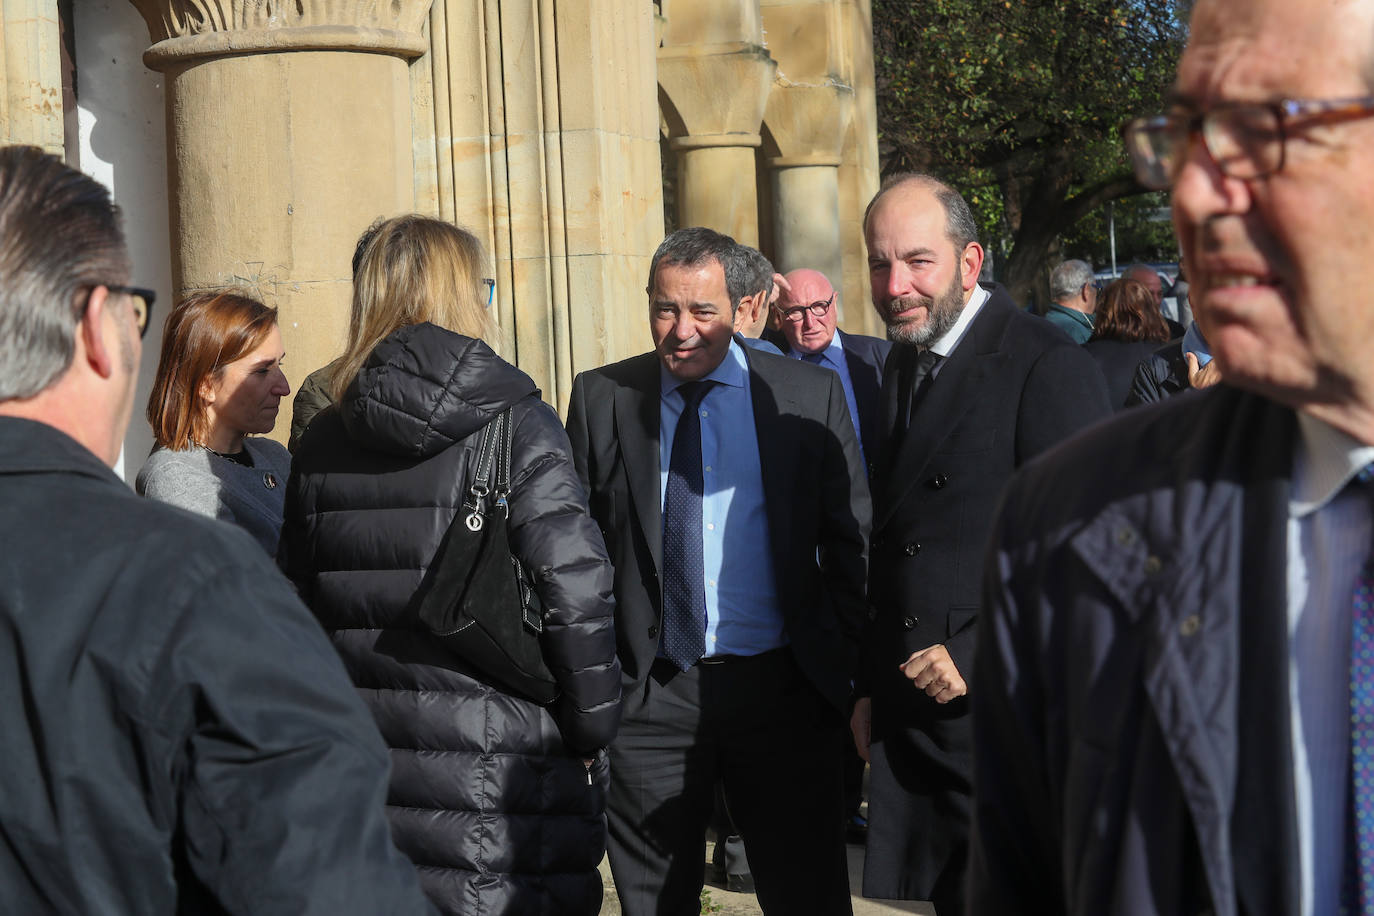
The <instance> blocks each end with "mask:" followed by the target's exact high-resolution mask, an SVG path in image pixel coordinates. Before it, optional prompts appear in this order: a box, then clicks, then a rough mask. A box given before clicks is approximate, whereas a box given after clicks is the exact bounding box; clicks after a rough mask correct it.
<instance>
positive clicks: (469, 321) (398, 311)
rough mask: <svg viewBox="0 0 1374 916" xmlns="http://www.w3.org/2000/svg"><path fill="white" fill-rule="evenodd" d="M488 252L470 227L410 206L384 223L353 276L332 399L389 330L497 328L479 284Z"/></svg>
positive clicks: (470, 332)
mask: <svg viewBox="0 0 1374 916" xmlns="http://www.w3.org/2000/svg"><path fill="white" fill-rule="evenodd" d="M485 263H486V254H485V252H484V251H483V250H482V243H481V242H479V241H478V240H477V238H476V236H474V235H473V234H472V233H471V232H468V231H467V230H466V229H460V228H458V227H457V226H455V225H453V224H452V223H446V222H444V221H443V220H438V219H432V218H430V217H427V216H421V215H419V214H418V213H411V214H408V215H406V216H397V217H393V218H392V219H389V220H387V221H386V222H384V223H382V224H381V226H379V227H378V228H377V231H376V234H375V235H374V236H373V237H372V239H371V241H369V242H368V244H367V248H366V249H365V250H364V251H363V254H362V259H361V261H360V262H359V263H358V270H357V272H356V274H355V276H354V278H353V314H352V320H351V321H350V323H349V329H348V345H347V346H346V347H345V348H344V352H343V355H342V356H341V357H339V359H338V361H337V362H336V363H335V365H334V371H333V373H332V375H331V377H330V383H329V388H330V393H331V394H332V395H333V397H334V400H335V401H339V400H342V398H343V395H344V392H345V391H347V390H348V386H349V385H350V384H352V383H353V379H354V378H355V377H356V376H357V375H358V372H359V370H361V369H362V367H363V364H364V363H365V362H367V358H368V357H369V356H370V355H371V354H372V351H373V350H374V349H376V347H377V345H378V344H379V343H381V342H382V341H383V340H385V339H386V338H387V337H388V336H390V335H391V334H392V333H393V332H394V331H396V330H398V329H400V328H403V327H408V326H409V325H413V324H421V323H422V322H426V321H428V322H430V323H432V324H437V325H438V326H440V327H442V328H447V329H448V330H450V331H454V332H455V333H458V334H464V335H466V336H468V337H475V338H477V339H479V340H486V339H488V338H490V337H491V336H492V335H493V334H494V333H495V330H496V326H495V323H494V322H493V321H492V319H491V314H490V312H489V311H488V309H487V304H486V302H487V297H486V292H485V290H484V289H483V287H482V270H483V265H484V264H485Z"/></svg>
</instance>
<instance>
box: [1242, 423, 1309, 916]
mask: <svg viewBox="0 0 1374 916" xmlns="http://www.w3.org/2000/svg"><path fill="white" fill-rule="evenodd" d="M1251 403H1252V404H1255V403H1259V404H1265V402H1259V401H1258V399H1255V400H1253V401H1251ZM1257 425H1258V429H1257V431H1256V434H1255V435H1254V436H1253V437H1251V438H1249V440H1248V441H1250V442H1264V443H1271V446H1270V447H1269V448H1264V449H1257V450H1254V451H1253V452H1252V451H1249V450H1247V453H1246V454H1245V455H1244V456H1239V455H1233V456H1232V459H1233V460H1234V461H1236V462H1238V463H1237V464H1236V465H1235V466H1237V467H1247V466H1248V469H1249V479H1248V480H1247V481H1246V485H1245V496H1244V502H1243V507H1242V519H1243V520H1242V523H1241V525H1240V526H1239V531H1243V532H1245V536H1244V537H1243V538H1241V557H1240V561H1241V574H1240V583H1239V585H1240V602H1239V605H1238V607H1240V608H1243V609H1244V614H1243V617H1242V619H1241V620H1240V622H1239V623H1240V625H1239V626H1238V627H1237V630H1238V633H1239V638H1240V658H1241V664H1240V666H1239V667H1240V676H1239V684H1238V689H1237V705H1238V707H1239V709H1240V710H1241V713H1240V714H1239V715H1238V716H1237V717H1236V728H1237V735H1236V739H1237V740H1236V743H1237V747H1236V757H1237V760H1238V761H1239V763H1238V766H1237V772H1236V793H1235V797H1236V806H1235V812H1234V813H1233V815H1232V818H1231V844H1232V849H1233V858H1234V865H1233V872H1234V875H1235V884H1236V894H1237V897H1238V900H1239V903H1240V908H1239V911H1240V912H1242V913H1247V914H1255V916H1281V914H1285V913H1295V912H1298V901H1299V897H1300V888H1299V886H1298V881H1297V880H1296V876H1297V874H1298V869H1297V863H1298V851H1297V812H1296V809H1295V807H1294V805H1293V797H1294V796H1293V785H1294V783H1293V778H1294V777H1293V756H1292V750H1291V749H1292V736H1291V734H1290V732H1291V729H1290V724H1291V721H1292V720H1291V718H1290V715H1289V708H1290V706H1289V704H1290V700H1289V693H1288V678H1287V677H1285V676H1284V673H1285V672H1286V671H1287V670H1288V604H1287V594H1288V583H1287V572H1288V564H1287V563H1285V562H1275V558H1284V557H1286V556H1287V552H1288V538H1287V525H1286V522H1287V519H1288V496H1289V490H1290V477H1291V474H1292V469H1291V466H1290V464H1291V452H1290V448H1291V446H1290V443H1292V441H1293V439H1294V437H1295V436H1296V431H1295V429H1294V423H1293V419H1292V414H1291V412H1289V411H1287V410H1284V409H1282V408H1277V407H1274V406H1272V405H1265V406H1264V408H1263V409H1262V414H1261V418H1260V420H1259V423H1258V424H1257ZM1276 672H1277V673H1278V676H1275V673H1276Z"/></svg>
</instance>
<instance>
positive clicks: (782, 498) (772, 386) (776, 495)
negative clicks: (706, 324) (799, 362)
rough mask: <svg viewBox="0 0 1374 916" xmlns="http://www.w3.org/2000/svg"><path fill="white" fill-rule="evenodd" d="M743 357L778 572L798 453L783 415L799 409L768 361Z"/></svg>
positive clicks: (794, 432)
mask: <svg viewBox="0 0 1374 916" xmlns="http://www.w3.org/2000/svg"><path fill="white" fill-rule="evenodd" d="M744 355H745V360H746V362H748V364H749V399H750V401H752V402H753V407H754V435H755V438H756V439H757V440H758V445H759V468H760V470H761V471H762V477H763V501H764V506H765V507H766V508H767V512H768V527H769V535H770V536H769V541H770V542H771V544H772V547H773V563H774V569H775V570H781V569H783V568H784V567H783V566H782V565H779V564H780V563H781V558H782V557H783V556H785V555H786V551H785V550H783V549H782V545H783V542H784V541H785V540H786V539H787V532H789V531H790V530H791V524H792V523H791V518H792V506H793V501H794V499H795V495H796V494H795V493H794V492H793V491H794V486H793V481H794V480H795V478H796V462H797V454H798V444H797V438H796V437H797V424H795V423H787V422H784V420H783V416H784V414H787V415H796V414H797V412H798V409H799V407H798V405H797V403H796V398H795V396H794V394H795V393H794V391H793V387H792V386H789V385H786V384H781V383H780V381H779V380H778V379H777V378H776V377H775V376H774V374H773V372H772V368H771V367H770V366H769V365H768V361H767V360H755V359H754V356H753V354H752V353H750V352H749V351H748V350H746V351H745V353H744ZM775 575H776V573H775Z"/></svg>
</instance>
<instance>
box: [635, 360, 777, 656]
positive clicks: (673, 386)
mask: <svg viewBox="0 0 1374 916" xmlns="http://www.w3.org/2000/svg"><path fill="white" fill-rule="evenodd" d="M705 377H706V378H708V379H711V380H712V381H714V382H716V384H715V385H713V386H712V387H711V390H710V391H708V392H707V393H706V396H705V397H704V398H703V399H702V402H701V465H702V467H701V470H702V475H701V476H702V480H703V482H704V485H705V494H704V495H703V497H702V505H701V523H702V528H703V530H702V548H703V550H702V559H703V561H704V562H703V569H704V573H705V576H706V654H707V655H708V656H711V655H757V654H758V653H760V652H766V651H768V650H769V649H776V648H778V647H779V646H783V645H786V643H787V632H786V630H785V629H784V627H783V619H782V609H781V608H780V607H779V606H778V595H777V582H776V580H775V579H774V574H773V553H772V543H771V541H770V540H769V530H768V511H767V507H766V506H765V504H764V496H763V470H762V467H761V466H760V464H759V442H758V435H757V433H756V432H755V427H754V403H753V401H752V400H751V397H750V391H749V365H748V363H747V362H746V361H745V357H744V351H743V350H742V349H741V348H740V345H739V343H738V342H737V341H733V340H732V341H731V342H730V349H729V351H728V352H727V353H726V355H725V359H723V360H721V364H720V365H719V366H717V367H716V368H715V369H714V370H712V371H711V372H709V373H707V374H706V376H705ZM659 378H660V385H659V390H660V392H661V393H660V397H659V407H658V455H659V461H658V466H659V490H658V495H659V508H660V509H662V506H663V497H664V494H665V493H666V492H667V488H668V460H669V456H670V455H671V454H672V451H673V433H675V432H676V431H677V420H678V417H679V416H681V415H682V395H681V394H679V393H678V390H677V389H678V386H679V385H680V384H682V383H681V382H680V381H678V380H677V379H676V378H674V377H673V376H672V375H670V374H669V373H668V372H667V370H665V369H663V368H662V367H661V366H660V368H659Z"/></svg>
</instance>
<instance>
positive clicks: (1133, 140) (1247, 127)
mask: <svg viewBox="0 0 1374 916" xmlns="http://www.w3.org/2000/svg"><path fill="white" fill-rule="evenodd" d="M1371 114H1374V96H1360V97H1358V98H1347V99H1280V100H1278V101H1276V102H1222V103H1220V104H1218V105H1214V106H1213V107H1211V108H1209V109H1208V110H1207V111H1204V112H1201V113H1194V114H1184V113H1182V112H1171V113H1169V114H1160V115H1154V116H1152V117H1147V118H1136V119H1135V120H1133V121H1128V122H1127V123H1126V124H1125V125H1123V126H1122V128H1121V135H1122V139H1123V140H1125V142H1126V152H1127V153H1128V154H1129V155H1130V157H1131V165H1132V167H1133V168H1134V169H1135V177H1136V180H1137V181H1139V182H1140V183H1141V184H1142V185H1144V186H1145V187H1147V188H1149V189H1151V190H1154V191H1163V190H1165V189H1167V188H1169V187H1170V186H1171V185H1172V184H1173V183H1174V181H1176V180H1177V178H1178V174H1179V172H1180V170H1182V168H1183V164H1184V162H1186V161H1187V159H1188V145H1189V143H1190V142H1191V141H1192V138H1193V135H1194V134H1197V135H1198V136H1200V137H1201V138H1202V145H1203V147H1204V148H1205V149H1206V150H1207V155H1209V156H1211V157H1212V161H1213V162H1215V163H1216V165H1217V168H1218V169H1220V170H1221V173H1222V174H1223V175H1227V176H1230V177H1231V178H1242V179H1251V178H1263V177H1265V176H1267V175H1273V174H1275V173H1276V172H1279V171H1280V170H1282V169H1283V163H1284V157H1285V154H1286V151H1287V141H1288V137H1289V136H1290V133H1291V132H1292V131H1293V130H1295V129H1299V128H1301V127H1302V126H1304V124H1305V123H1334V122H1339V121H1348V120H1352V119H1354V118H1363V117H1368V116H1369V115H1371ZM1299 121H1302V122H1304V124H1299V123H1297V122H1299Z"/></svg>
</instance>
